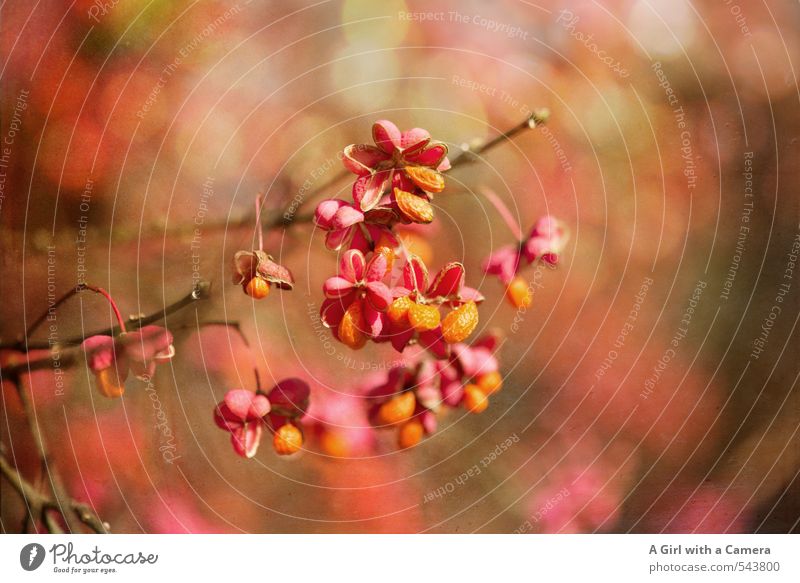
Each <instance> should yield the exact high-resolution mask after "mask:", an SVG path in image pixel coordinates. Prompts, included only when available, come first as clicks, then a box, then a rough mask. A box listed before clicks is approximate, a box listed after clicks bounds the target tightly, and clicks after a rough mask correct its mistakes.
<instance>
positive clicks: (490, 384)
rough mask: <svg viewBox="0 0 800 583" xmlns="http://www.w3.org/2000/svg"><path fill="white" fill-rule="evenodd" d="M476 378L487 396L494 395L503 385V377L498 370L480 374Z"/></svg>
mask: <svg viewBox="0 0 800 583" xmlns="http://www.w3.org/2000/svg"><path fill="white" fill-rule="evenodd" d="M475 380H476V381H477V383H478V386H479V387H480V389H481V391H483V393H484V394H485V395H486V396H487V397H488V396H489V395H493V394H494V393H496V392H497V391H499V390H500V389H501V388H502V387H503V377H502V376H501V375H500V373H499V372H497V371H494V372H487V373H485V374H482V375H478V377H477V378H476V379H475Z"/></svg>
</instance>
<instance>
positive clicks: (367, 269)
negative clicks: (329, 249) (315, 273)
mask: <svg viewBox="0 0 800 583" xmlns="http://www.w3.org/2000/svg"><path fill="white" fill-rule="evenodd" d="M387 267H388V264H387V261H386V257H385V256H383V255H382V254H380V253H376V254H375V255H373V256H372V258H371V259H370V260H369V262H367V261H366V258H365V257H364V254H363V253H362V252H361V251H359V250H357V249H350V250H349V251H347V252H345V253H344V254H343V255H342V258H341V260H340V262H339V275H337V276H334V277H330V278H328V279H327V280H326V281H325V284H324V285H323V291H324V292H325V297H326V298H328V299H326V300H325V301H324V302H323V303H322V307H321V308H320V317H321V319H322V322H323V323H324V324H325V325H326V326H328V327H330V328H333V329H334V330H335V329H336V328H337V327H338V325H339V323H340V322H341V320H342V318H343V317H344V313H345V311H346V310H347V308H348V307H349V306H350V305H351V304H352V303H353V302H357V301H359V302H363V306H364V316H365V319H366V322H367V325H368V327H369V330H367V332H369V334H370V335H371V336H377V335H378V334H380V333H381V330H382V329H383V325H384V320H385V318H384V317H383V312H385V311H386V308H388V307H389V304H390V303H391V301H392V292H391V291H390V290H389V288H388V287H387V286H386V284H385V283H383V281H381V280H382V279H383V278H384V276H385V275H386V272H387Z"/></svg>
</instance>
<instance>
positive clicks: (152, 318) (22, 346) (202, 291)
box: [0, 281, 211, 375]
mask: <svg viewBox="0 0 800 583" xmlns="http://www.w3.org/2000/svg"><path fill="white" fill-rule="evenodd" d="M75 289H77V288H75ZM210 289H211V284H210V283H209V282H207V281H200V282H199V283H198V284H197V285H196V286H195V287H194V289H192V291H191V292H189V293H188V294H187V295H186V296H184V297H183V298H181V299H180V300H178V301H177V302H175V303H173V304H170V305H169V306H166V307H165V308H163V309H162V310H158V311H157V312H153V313H152V314H149V315H147V316H132V317H131V318H129V320H128V324H127V327H128V328H130V329H131V330H136V329H138V328H141V327H142V326H147V325H148V324H152V323H153V322H158V321H159V320H163V319H164V318H166V317H167V316H169V315H170V314H173V313H175V312H177V311H178V310H181V309H183V308H185V307H186V306H188V305H190V304H193V303H194V302H196V301H198V300H205V299H207V298H208V297H209V291H210ZM74 293H75V291H74V289H73V291H72V292H71V293H68V294H67V296H71V295H74ZM121 331H122V329H121V327H120V326H113V327H111V328H106V329H105V330H99V331H96V332H92V333H89V334H86V335H80V336H74V337H72V338H68V339H66V340H62V341H59V342H58V343H57V344H50V342H47V341H43V342H29V341H28V339H27V338H22V339H20V340H17V341H16V342H12V343H5V344H0V350H3V349H10V350H18V351H20V352H28V351H30V350H42V349H47V348H54V347H55V348H56V349H58V348H59V347H67V346H76V345H78V344H80V343H81V342H83V341H84V340H85V339H86V338H87V337H89V336H96V335H98V334H99V335H104V336H116V335H117V334H119V333H120V332H121ZM3 371H4V372H3V374H4V375H5V371H6V369H3Z"/></svg>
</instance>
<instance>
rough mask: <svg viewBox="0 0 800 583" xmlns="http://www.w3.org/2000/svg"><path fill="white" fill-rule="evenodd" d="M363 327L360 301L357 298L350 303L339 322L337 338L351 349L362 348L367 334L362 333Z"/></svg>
mask: <svg viewBox="0 0 800 583" xmlns="http://www.w3.org/2000/svg"><path fill="white" fill-rule="evenodd" d="M365 327H366V325H365V323H364V313H363V311H362V306H361V302H360V301H358V300H357V301H355V302H353V303H352V304H350V307H349V308H347V311H346V312H345V313H344V317H342V321H341V322H339V340H341V341H342V342H343V343H344V344H346V345H347V346H349V347H350V348H352V349H353V350H358V349H359V348H363V347H364V345H365V344H366V343H367V335H366V334H364V328H365Z"/></svg>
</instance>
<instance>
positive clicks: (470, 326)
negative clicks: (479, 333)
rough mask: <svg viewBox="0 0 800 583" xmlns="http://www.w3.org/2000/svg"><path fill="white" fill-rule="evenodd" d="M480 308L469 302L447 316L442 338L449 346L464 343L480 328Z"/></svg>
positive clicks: (443, 324) (443, 323) (443, 325)
mask: <svg viewBox="0 0 800 583" xmlns="http://www.w3.org/2000/svg"><path fill="white" fill-rule="evenodd" d="M478 319H479V316H478V306H477V305H476V304H475V302H467V303H465V304H462V305H461V306H459V307H457V308H456V309H455V310H453V311H452V312H450V313H449V314H447V316H445V318H444V321H443V322H442V337H443V338H444V341H445V342H447V343H448V344H455V343H456V342H463V341H464V340H466V339H467V338H468V337H469V335H470V334H472V333H473V332H474V331H475V328H476V327H477V326H478Z"/></svg>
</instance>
